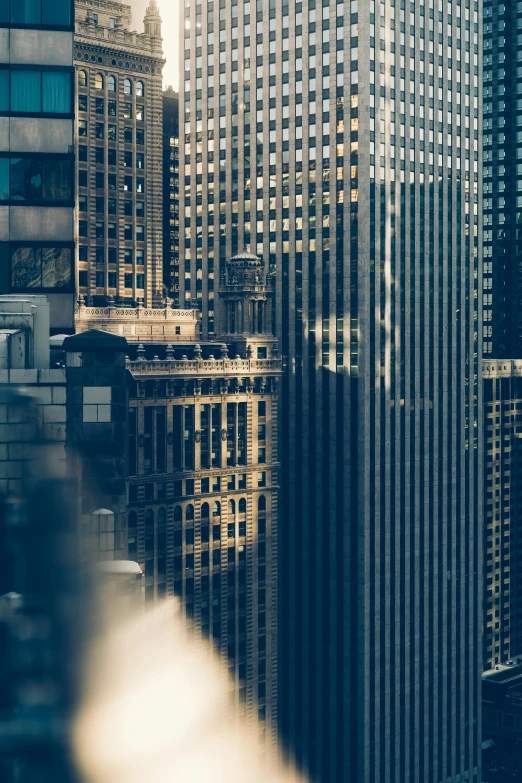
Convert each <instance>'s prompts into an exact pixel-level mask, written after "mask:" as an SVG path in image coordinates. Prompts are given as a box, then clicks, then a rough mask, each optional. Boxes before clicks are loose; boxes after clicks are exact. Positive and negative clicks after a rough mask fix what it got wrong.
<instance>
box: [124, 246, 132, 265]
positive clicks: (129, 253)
mask: <svg viewBox="0 0 522 783" xmlns="http://www.w3.org/2000/svg"><path fill="white" fill-rule="evenodd" d="M123 260H124V263H125V264H132V250H131V249H130V248H128V247H126V248H125V250H124V251H123Z"/></svg>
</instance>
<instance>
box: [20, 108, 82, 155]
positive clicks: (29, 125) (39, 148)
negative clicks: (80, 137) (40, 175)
mask: <svg viewBox="0 0 522 783" xmlns="http://www.w3.org/2000/svg"><path fill="white" fill-rule="evenodd" d="M72 144H73V123H72V122H71V120H54V119H53V120H51V119H44V118H43V117H12V118H11V150H13V152H61V153H67V152H70V151H71V148H72Z"/></svg>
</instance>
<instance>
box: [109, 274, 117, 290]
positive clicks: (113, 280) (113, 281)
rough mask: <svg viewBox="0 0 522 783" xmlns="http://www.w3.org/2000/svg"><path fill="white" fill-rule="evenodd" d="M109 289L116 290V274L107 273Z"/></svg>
mask: <svg viewBox="0 0 522 783" xmlns="http://www.w3.org/2000/svg"><path fill="white" fill-rule="evenodd" d="M109 288H116V272H109Z"/></svg>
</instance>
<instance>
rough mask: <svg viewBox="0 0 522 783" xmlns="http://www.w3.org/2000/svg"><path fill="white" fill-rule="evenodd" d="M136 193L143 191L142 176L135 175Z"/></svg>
mask: <svg viewBox="0 0 522 783" xmlns="http://www.w3.org/2000/svg"><path fill="white" fill-rule="evenodd" d="M136 193H145V180H144V178H143V177H136Z"/></svg>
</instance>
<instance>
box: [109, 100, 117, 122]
mask: <svg viewBox="0 0 522 783" xmlns="http://www.w3.org/2000/svg"><path fill="white" fill-rule="evenodd" d="M107 113H108V115H109V117H116V115H117V113H118V107H117V104H116V101H109V102H108V103H107ZM113 127H116V126H115V125H114V126H113Z"/></svg>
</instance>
